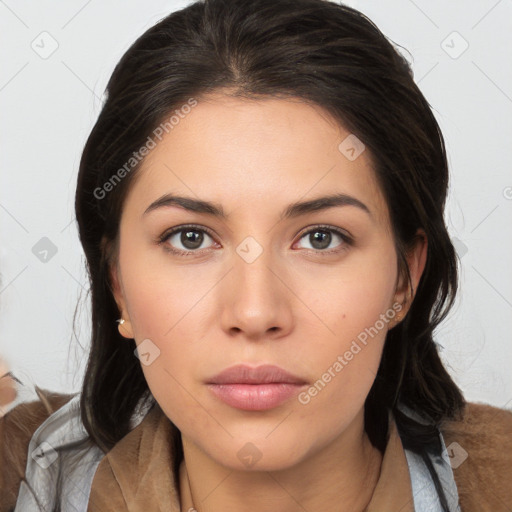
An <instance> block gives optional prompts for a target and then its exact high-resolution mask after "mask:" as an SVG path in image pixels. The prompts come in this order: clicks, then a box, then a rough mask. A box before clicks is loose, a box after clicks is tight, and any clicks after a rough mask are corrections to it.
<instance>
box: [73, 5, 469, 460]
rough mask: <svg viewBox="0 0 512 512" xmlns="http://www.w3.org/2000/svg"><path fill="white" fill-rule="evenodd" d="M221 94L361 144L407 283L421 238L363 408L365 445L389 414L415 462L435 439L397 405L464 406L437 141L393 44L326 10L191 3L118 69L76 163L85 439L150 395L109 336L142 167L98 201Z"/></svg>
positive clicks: (111, 431) (440, 411)
mask: <svg viewBox="0 0 512 512" xmlns="http://www.w3.org/2000/svg"><path fill="white" fill-rule="evenodd" d="M219 91H220V92H223V93H225V94H229V95H232V96H236V97H241V98H253V99H257V98H264V97H278V98H299V99H301V100H303V101H306V102H310V103H311V104H315V105H318V106H320V107H322V108H324V109H325V111H327V112H328V113H329V114H330V115H332V116H333V118H334V119H336V120H337V121H338V122H339V123H340V125H342V126H343V127H345V128H346V129H347V130H349V131H350V132H351V133H353V134H355V135H356V136H357V137H358V138H359V139H360V140H361V141H362V142H363V143H364V144H365V145H366V148H367V150H368V151H369V153H370V155H371V156H372V159H373V162H374V171H375V174H376V176H377V179H378V182H379V184H380V186H381V188H382V191H383V193H384V195H385V198H386V200H387V204H388V208H389V211H390V216H391V223H392V228H393V237H394V240H395V244H396V250H397V255H398V261H399V272H400V274H401V275H402V276H405V277H407V275H408V269H407V265H406V263H405V261H406V260H405V254H406V251H407V249H408V247H410V246H411V244H412V243H413V242H414V240H415V234H416V232H417V230H418V229H419V228H421V229H423V230H424V231H425V233H426V236H427V239H428V255H427V262H426V267H425V270H424V273H423V276H422V278H421V280H420V283H419V286H418V288H417V290H416V295H415V298H414V301H413V303H412V306H411V308H410V310H409V312H408V314H407V316H406V318H405V319H404V321H403V322H401V323H400V324H399V325H398V326H397V327H395V328H393V329H392V330H391V331H389V332H388V335H387V340H386V343H385V347H384V352H383V356H382V361H381V364H380V368H379V371H378V375H377V377H376V380H375V383H374V385H373V387H372V389H371V391H370V393H369V395H368V398H367V400H366V403H365V413H366V414H365V425H366V430H367V432H368V435H369V437H370V439H371V441H372V442H373V443H374V444H375V445H376V446H378V447H379V448H380V449H383V447H384V445H385V439H386V437H385V436H386V422H387V411H388V410H389V409H391V410H393V411H394V413H395V416H396V417H397V423H399V425H400V428H401V432H402V433H403V435H404V438H406V439H409V441H410V442H409V444H408V446H409V447H411V449H415V450H417V451H420V452H421V450H422V449H423V447H424V446H425V445H426V443H428V442H431V440H432V436H433V435H434V432H435V431H434V430H433V428H432V426H430V427H429V426H423V425H420V424H418V423H416V422H413V421H412V422H411V421H410V420H409V419H408V418H407V417H406V416H404V415H403V414H402V413H401V412H400V410H399V409H398V405H399V404H404V405H406V406H407V407H409V408H410V409H412V410H414V411H416V412H418V413H420V414H421V415H423V416H424V417H426V418H429V419H431V420H432V421H431V424H432V425H434V426H437V427H438V426H439V425H440V424H441V422H442V421H443V420H445V419H451V418H455V417H457V415H458V414H459V413H460V411H461V410H462V408H463V406H464V399H463V397H462V394H461V392H460V390H459V389H458V388H457V386H456V385H455V383H454V382H453V380H452V379H451V378H450V376H449V374H448V373H447V371H446V370H445V368H444V366H443V364H442V362H441V360H440V358H439V355H438V351H437V346H436V343H435V341H434V338H433V335H434V331H435V329H436V327H437V326H438V325H439V323H440V322H441V321H442V320H443V319H444V318H445V316H446V314H447V312H448V310H449V309H450V308H451V306H452V304H453V301H454V298H455V292H456V288H457V260H456V255H455V251H454V247H453V245H452V243H451V241H450V238H449V235H448V232H447V229H446V226H445V223H444V219H443V211H444V205H445V200H446V194H447V187H448V165H447V158H446V152H445V145H444V140H443V136H442V134H441V131H440V129H439V126H438V124H437V122H436V120H435V118H434V115H433V113H432V110H431V108H430V106H429V104H428V102H427V101H426V99H425V97H424V96H423V94H422V93H421V91H420V90H419V88H418V87H417V85H416V84H415V83H414V80H413V77H412V73H411V70H410V68H409V65H408V63H407V61H406V60H405V59H404V58H403V57H402V56H401V54H400V53H399V52H398V51H397V50H396V48H395V46H394V44H392V43H391V42H390V41H389V40H388V39H387V38H386V37H385V36H384V35H383V34H382V33H381V32H380V30H379V29H378V28H377V27H376V26H375V25H374V24H373V23H372V22H371V21H370V20H369V19H368V18H367V17H365V16H364V15H363V14H361V13H360V12H358V11H356V10H354V9H351V8H349V7H346V6H343V5H339V4H336V3H332V2H329V1H326V0H251V1H247V0H206V1H199V2H195V3H193V4H190V5H189V6H187V7H186V8H184V9H182V10H180V11H177V12H174V13H172V14H170V15H169V16H167V17H165V18H164V19H162V20H161V21H160V22H159V23H157V24H156V25H155V26H153V27H152V28H150V29H149V30H148V31H147V32H145V33H144V34H143V35H142V36H140V37H139V38H138V39H137V40H136V41H135V43H133V45H132V46H131V47H130V48H129V49H128V51H127V52H126V53H125V54H124V56H123V57H122V59H121V60H120V62H119V63H118V64H117V66H116V68H115V70H114V72H113V74H112V77H111V78H110V81H109V82H108V86H107V91H106V93H107V94H106V100H105V103H104V105H103V108H102V111H101V113H100V115H99V117H98V120H97V122H96V124H95V126H94V128H93V130H92V132H91V134H90V136H89V138H88V140H87V143H86V145H85V148H84V151H83V155H82V158H81V162H80V171H79V176H78V185H77V189H76V218H77V221H78V227H79V233H80V240H81V243H82V245H83V249H84V252H85V256H86V258H87V266H88V273H89V278H90V287H91V299H92V338H91V350H90V356H89V361H88V364H87V371H86V376H85V380H84V383H83V389H82V394H81V408H82V421H83V424H84V426H85V428H86V430H87V432H88V433H89V435H90V436H91V438H92V439H93V440H94V441H95V442H96V443H97V444H98V445H99V446H100V447H101V448H102V449H103V450H105V451H106V450H108V449H110V448H111V447H112V446H113V445H114V444H115V443H116V442H117V441H119V440H120V439H121V438H122V437H123V436H124V435H125V434H126V433H127V432H128V431H129V421H130V417H131V415H132V413H133V411H134V408H135V405H136V404H137V402H138V401H139V400H140V399H141V398H142V397H143V396H144V394H145V393H146V392H147V391H148V386H147V383H146V381H145V378H144V375H143V373H142V370H141V366H140V362H139V360H138V359H137V358H136V357H135V356H134V349H135V343H134V342H133V341H127V340H125V339H124V338H122V337H121V336H120V334H119V333H118V330H117V324H116V319H117V318H119V311H118V308H117V306H116V303H115V301H114V297H113V294H112V291H111V286H110V282H109V264H111V263H113V262H115V258H116V251H117V249H116V247H117V238H118V232H119V222H120V217H121V213H122V208H123V201H124V198H125V197H126V194H127V191H128V190H129V188H130V186H131V184H132V183H133V179H134V178H135V177H136V175H137V169H138V168H139V167H140V163H138V164H137V165H135V166H133V168H132V169H131V170H130V171H129V172H126V173H123V178H122V179H121V180H118V181H116V182H115V186H112V187H109V190H108V192H105V190H106V189H105V187H104V184H105V183H107V182H109V180H112V179H113V176H114V175H115V174H116V173H117V171H118V169H120V168H122V167H123V165H125V163H126V162H128V161H129V160H130V158H131V157H132V156H133V153H134V152H135V151H137V150H138V149H139V148H140V147H142V146H143V145H144V144H145V143H146V141H147V138H148V136H150V135H151V134H152V133H153V130H155V128H156V127H157V126H158V125H159V124H160V123H161V122H162V120H164V119H166V118H167V117H169V116H170V115H171V114H172V112H173V111H174V110H175V109H177V108H179V107H180V106H181V105H184V104H186V103H187V102H188V100H189V99H190V98H195V99H196V100H197V101H199V100H200V98H201V97H204V96H205V95H207V94H209V93H211V92H219ZM124 174H125V175H124ZM118 176H119V174H118ZM110 182H111V181H110ZM98 191H100V192H98ZM101 191H102V192H101ZM104 192H105V193H104ZM407 436H408V437H407Z"/></svg>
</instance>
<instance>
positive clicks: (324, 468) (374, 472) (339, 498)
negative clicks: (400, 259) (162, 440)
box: [180, 414, 382, 512]
mask: <svg viewBox="0 0 512 512" xmlns="http://www.w3.org/2000/svg"><path fill="white" fill-rule="evenodd" d="M182 439H183V451H184V460H183V462H182V464H181V466H180V495H181V511H182V512H189V511H191V509H192V511H194V510H195V511H197V512H212V511H219V510H222V511H224V512H235V511H236V512H240V511H241V510H243V511H244V512H270V511H272V512H296V511H297V510H322V511H323V512H345V511H347V512H348V511H350V512H362V511H364V510H365V508H366V506H367V505H368V503H369V501H370V500H371V497H372V494H373V490H374V488H375V486H376V484H377V480H378V477H379V474H380V466H381V461H382V455H381V453H380V452H379V451H378V450H377V449H376V448H375V447H373V446H372V444H371V443H370V441H369V439H368V437H367V435H366V433H365V432H364V420H363V415H362V414H360V415H359V416H358V417H357V418H356V419H355V420H354V422H353V423H352V424H351V425H350V426H349V427H348V428H347V429H346V430H345V431H344V432H343V433H342V434H340V435H339V436H337V437H336V438H335V439H334V440H333V441H332V442H331V443H329V444H328V445H326V446H323V447H322V448H321V449H320V450H318V451H316V452H315V453H314V454H312V455H310V456H309V457H306V458H304V459H303V460H301V461H300V462H299V463H298V464H295V465H294V466H292V467H287V468H283V469H280V470H277V471H256V470H251V471H240V470H237V469H232V468H229V467H226V466H223V465H221V464H219V463H218V462H217V461H215V460H213V459H212V458H211V457H209V456H208V455H207V454H206V453H205V452H204V451H202V450H201V449H200V448H198V447H197V445H195V444H194V443H193V442H191V441H190V440H189V439H187V438H186V437H185V436H182Z"/></svg>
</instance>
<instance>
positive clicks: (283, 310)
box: [221, 250, 293, 340]
mask: <svg viewBox="0 0 512 512" xmlns="http://www.w3.org/2000/svg"><path fill="white" fill-rule="evenodd" d="M249 261H250V260H246V259H244V257H242V256H240V255H239V254H238V253H234V255H233V268H232V270H231V272H229V275H228V276H227V277H228V279H225V280H223V281H224V282H223V285H222V286H223V288H222V292H221V293H222V302H223V307H222V312H221V323H222V328H223V329H224V330H225V332H227V333H228V334H229V335H230V336H231V337H236V336H239V337H244V338H247V339H250V340H262V339H269V338H272V339H275V338H279V337H283V336H285V335H287V334H288V333H289V332H290V331H291V329H292V327H293V314H292V301H293V293H292V291H291V289H290V288H291V287H290V284H289V283H287V281H289V278H288V279H287V275H286V274H287V272H286V269H285V267H284V265H282V264H278V263H277V261H276V259H275V258H272V255H271V253H270V251H269V250H263V252H262V253H261V254H260V255H259V256H258V257H257V258H256V259H255V260H254V261H252V262H249Z"/></svg>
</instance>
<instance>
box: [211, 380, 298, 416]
mask: <svg viewBox="0 0 512 512" xmlns="http://www.w3.org/2000/svg"><path fill="white" fill-rule="evenodd" d="M208 387H209V388H210V390H211V391H212V392H213V394H214V395H216V396H217V397H218V398H220V399H221V400H222V401H223V402H225V403H226V404H228V405H230V406H231V407H236V408H237V409H243V410H245V411H264V410H266V409H272V408H273V407H277V406H278V405H280V404H282V403H283V402H284V401H286V400H288V399H289V398H291V397H292V396H294V395H296V394H297V393H298V392H299V390H300V389H301V388H302V387H303V385H301V384H289V383H286V382H279V383H270V384H208Z"/></svg>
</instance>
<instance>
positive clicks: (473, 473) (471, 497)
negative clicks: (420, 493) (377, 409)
mask: <svg viewBox="0 0 512 512" xmlns="http://www.w3.org/2000/svg"><path fill="white" fill-rule="evenodd" d="M42 398H43V400H40V401H36V402H31V403H27V404H20V405H18V406H17V407H15V408H14V409H13V410H11V411H10V412H9V413H8V414H7V415H6V416H5V417H4V418H1V419H0V467H1V473H0V512H11V511H12V510H14V507H15V504H16V499H17V495H18V491H19V486H20V482H21V479H22V478H23V476H24V472H25V467H26V462H27V446H28V442H29V441H30V438H31V436H32V434H33V433H34V431H35V430H36V428H37V427H38V425H40V424H41V423H42V422H43V421H44V420H45V419H46V418H47V417H48V416H49V415H50V414H51V413H52V412H54V411H55V410H57V409H59V408H60V407H61V406H62V405H63V404H65V403H66V402H67V401H68V400H69V399H70V398H71V395H59V394H52V393H48V392H45V395H44V397H42ZM43 401H44V402H45V403H43ZM173 432H174V431H173V430H172V429H171V423H170V422H169V420H168V419H167V417H166V416H165V415H164V414H163V412H162V411H161V409H160V407H158V405H156V406H155V407H153V408H152V409H151V410H150V412H149V413H148V414H147V416H146V417H145V418H144V420H143V421H142V422H141V423H140V424H139V425H138V426H137V427H135V428H134V429H133V430H132V431H131V432H129V433H128V434H127V435H126V436H125V437H124V438H123V439H121V440H120V441H119V442H118V443H117V444H116V445H115V446H114V447H113V448H112V450H110V451H109V452H108V453H107V454H106V455H105V456H104V457H103V458H102V459H101V462H100V463H99V465H98V467H97V469H96V472H95V473H94V479H93V482H92V486H91V488H90V496H89V502H88V503H89V506H88V512H99V511H101V512H104V511H110V510H112V511H116V512H121V511H130V512H139V511H140V512H142V511H143V512H152V511H160V510H161V511H166V512H179V511H180V497H179V496H180V494H179V492H180V488H179V476H178V475H175V474H174V473H173V471H172V469H171V468H172V467H173V455H174V454H173V452H172V449H171V447H172V445H173V443H172V436H173V435H175V434H174V433H173ZM442 433H443V436H444V440H445V443H446V446H447V447H448V448H449V450H448V451H449V452H450V451H452V452H453V451H454V450H455V452H457V457H458V459H459V460H458V461H457V463H456V464H454V465H453V475H454V477H455V482H456V484H457V489H458V494H459V499H460V506H461V510H462V512H486V511H489V512H510V511H512V412H511V411H507V410H503V409H498V408H495V407H491V406H488V405H482V404H469V405H468V407H467V409H466V413H465V416H464V419H463V421H460V422H451V423H447V424H446V425H445V426H444V428H443V429H442ZM452 443H457V444H452ZM450 447H451V448H450ZM461 453H467V458H465V456H464V457H461V455H460V454H461ZM463 459H464V460H463ZM461 461H462V462H461ZM367 510H368V512H384V511H386V512H394V511H401V512H413V511H414V506H413V493H412V489H411V481H410V478H409V470H408V466H407V461H406V458H405V455H404V450H403V447H402V444H401V440H400V437H399V436H398V433H397V431H396V427H395V425H394V422H391V423H390V436H389V440H388V444H387V448H386V451H385V454H384V458H383V464H382V468H381V474H380V478H379V481H378V484H377V487H376V489H375V492H374V495H373V498H372V501H371V503H370V505H369V507H368V509H367Z"/></svg>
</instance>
